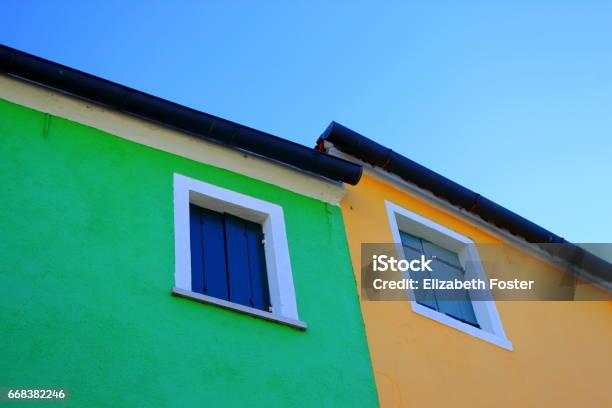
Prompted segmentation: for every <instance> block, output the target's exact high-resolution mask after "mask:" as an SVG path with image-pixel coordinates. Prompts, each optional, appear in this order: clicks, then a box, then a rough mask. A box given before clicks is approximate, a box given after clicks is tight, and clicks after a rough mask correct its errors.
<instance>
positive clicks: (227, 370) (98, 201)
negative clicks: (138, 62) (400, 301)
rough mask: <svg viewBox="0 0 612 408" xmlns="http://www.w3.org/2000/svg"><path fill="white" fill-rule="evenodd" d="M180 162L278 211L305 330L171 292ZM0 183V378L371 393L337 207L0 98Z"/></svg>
mask: <svg viewBox="0 0 612 408" xmlns="http://www.w3.org/2000/svg"><path fill="white" fill-rule="evenodd" d="M174 172H177V173H181V174H184V175H186V176H189V177H193V178H197V179H200V180H203V181H206V182H210V183H213V184H216V185H219V186H222V187H226V188H229V189H232V190H235V191H239V192H241V193H244V194H248V195H251V196H254V197H258V198H261V199H264V200H267V201H271V202H274V203H277V204H279V205H281V206H282V207H283V208H284V212H285V221H286V225H287V234H288V241H289V247H290V255H291V263H292V268H293V279H294V283H295V288H296V295H297V301H298V308H299V311H300V318H301V320H304V321H305V322H307V323H308V325H309V328H308V330H307V331H306V332H301V331H299V330H296V329H293V328H290V327H286V326H282V325H280V324H277V323H273V322H268V321H264V320H261V319H258V318H254V317H250V316H246V315H242V314H240V313H237V312H233V311H228V310H224V309H220V308H218V307H215V306H211V305H202V304H199V303H196V302H194V301H190V300H187V299H182V298H177V297H173V296H171V295H170V290H171V288H172V286H173V284H174V236H173V228H174V227H173V208H172V175H173V173H174ZM0 188H1V190H0V191H1V192H2V196H1V198H2V199H1V200H0V314H1V317H0V362H1V370H0V387H4V389H8V388H11V387H13V388H33V387H42V388H53V387H60V388H64V389H65V390H67V392H68V394H69V398H68V400H67V401H65V402H63V403H60V405H61V406H78V407H85V406H109V407H110V406H113V407H116V406H133V407H145V406H265V407H288V406H374V405H376V404H377V397H376V391H375V386H374V380H373V376H372V373H371V366H370V361H369V354H368V350H367V344H366V341H365V334H364V329H363V323H362V320H361V314H360V311H359V307H358V301H357V293H356V288H355V282H354V279H353V273H352V270H351V265H350V261H349V255H348V251H347V245H346V239H345V236H344V227H343V224H342V218H341V213H340V209H339V208H338V207H335V206H331V205H327V204H325V203H323V202H320V201H317V200H315V199H312V198H309V197H305V196H302V195H299V194H296V193H292V192H289V191H287V190H284V189H282V188H279V187H276V186H273V185H270V184H266V183H264V182H261V181H258V180H254V179H251V178H248V177H246V176H243V175H239V174H235V173H232V172H229V171H226V170H222V169H219V168H215V167H211V166H207V165H204V164H201V163H198V162H194V161H191V160H187V159H184V158H181V157H178V156H175V155H172V154H169V153H166V152H162V151H158V150H155V149H152V148H148V147H146V146H142V145H139V144H136V143H133V142H130V141H127V140H124V139H121V138H118V137H115V136H112V135H109V134H107V133H104V132H102V131H99V130H96V129H92V128H89V127H86V126H83V125H81V124H78V123H74V122H71V121H68V120H65V119H62V118H58V117H51V116H49V115H46V114H43V113H40V112H36V111H33V110H31V109H27V108H24V107H21V106H18V105H15V104H12V103H9V102H7V101H5V100H1V99H0ZM48 404H49V403H48V402H44V403H41V405H45V406H47V405H48ZM58 406H59V405H58Z"/></svg>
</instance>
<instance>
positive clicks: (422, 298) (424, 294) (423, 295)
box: [402, 239, 438, 310]
mask: <svg viewBox="0 0 612 408" xmlns="http://www.w3.org/2000/svg"><path fill="white" fill-rule="evenodd" d="M402 241H404V240H403V239H402ZM418 245H419V246H420V243H418ZM403 248H404V257H405V258H406V260H407V261H409V262H410V261H412V260H413V259H420V258H421V254H422V252H419V251H417V250H416V249H413V248H414V247H413V245H412V244H410V245H409V246H408V245H406V244H403ZM410 277H411V278H412V279H414V280H415V281H417V282H418V283H417V285H418V287H419V289H416V290H415V291H414V294H415V297H416V301H417V303H420V304H422V305H424V306H427V307H429V308H430V309H434V310H438V305H437V303H436V297H435V294H434V291H433V290H431V289H423V284H424V282H423V279H430V278H431V276H430V274H429V272H427V271H424V272H412V273H410Z"/></svg>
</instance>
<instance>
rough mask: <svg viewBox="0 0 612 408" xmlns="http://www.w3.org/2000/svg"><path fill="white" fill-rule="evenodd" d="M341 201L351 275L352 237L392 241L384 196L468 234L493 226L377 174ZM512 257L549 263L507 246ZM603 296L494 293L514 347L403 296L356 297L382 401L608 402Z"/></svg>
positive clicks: (608, 335) (610, 335) (611, 335)
mask: <svg viewBox="0 0 612 408" xmlns="http://www.w3.org/2000/svg"><path fill="white" fill-rule="evenodd" d="M347 189H348V192H347V194H346V196H345V198H344V200H343V201H342V202H341V208H342V212H343V216H344V220H345V225H346V231H347V236H348V242H349V247H350V251H351V258H352V262H353V268H354V271H355V278H356V280H357V284H358V285H359V284H360V272H359V271H360V246H361V243H368V242H369V243H380V242H392V241H393V239H392V237H391V230H390V227H389V222H388V219H387V214H386V209H385V202H384V201H385V200H389V201H391V202H393V203H395V204H397V205H400V206H402V207H404V208H406V209H408V210H410V211H413V212H416V213H418V214H420V215H422V216H424V217H426V218H429V219H430V220H433V221H435V222H437V223H439V224H442V225H444V226H446V227H448V228H450V229H452V230H455V231H457V232H459V233H461V234H463V235H465V236H468V237H470V238H471V239H472V240H474V241H475V242H477V243H483V242H486V243H489V242H490V243H496V242H501V241H500V239H499V238H498V237H496V236H493V235H491V234H489V233H487V232H486V231H483V230H481V229H479V228H477V227H476V226H474V225H471V224H470V223H469V222H468V221H466V220H462V219H459V218H457V217H455V216H453V215H451V214H449V213H447V212H444V211H442V210H440V209H438V208H436V207H434V206H432V205H430V204H428V203H426V202H425V201H424V200H422V199H419V198H417V197H415V196H413V195H411V194H408V193H406V192H403V191H400V190H398V189H396V188H394V187H392V186H391V185H390V184H388V183H386V182H383V181H381V180H380V179H378V178H374V177H372V176H368V175H367V174H365V175H364V177H363V178H362V180H361V181H360V183H359V184H358V185H357V186H348V187H347ZM509 256H510V257H511V258H512V262H513V264H514V267H519V268H520V267H523V266H524V267H530V268H533V267H534V264H535V266H536V267H537V269H541V270H542V271H545V272H546V273H555V270H554V268H553V267H552V266H550V265H549V264H548V263H545V262H542V261H540V260H538V259H536V258H535V257H533V256H531V255H529V254H527V253H525V252H523V251H521V250H519V249H516V248H509ZM611 306H612V303H611V302H606V301H598V302H595V301H590V302H526V301H521V302H519V301H506V302H497V309H498V311H499V315H500V318H501V320H502V323H503V325H504V328H505V331H506V335H507V337H508V339H509V340H510V341H511V342H512V343H513V346H514V350H512V351H508V350H505V349H502V348H500V347H498V346H495V345H493V344H490V343H488V342H485V341H483V340H481V339H478V338H475V337H472V336H470V335H468V334H466V333H463V332H460V331H458V330H456V329H453V328H451V327H447V326H445V325H443V324H441V323H438V322H436V321H433V320H431V319H428V318H427V317H424V316H421V315H418V314H416V313H414V312H413V311H412V309H411V306H410V304H409V303H408V302H373V301H363V300H362V301H361V308H362V312H363V316H364V321H365V326H366V333H367V337H368V344H369V347H370V353H371V357H372V364H373V368H374V374H375V377H376V384H377V388H378V393H379V399H380V403H381V405H382V406H383V407H398V406H402V407H404V406H411V407H414V406H416V407H438V406H444V407H449V406H455V407H459V406H461V407H463V406H470V407H472V406H482V407H497V406H511V407H517V406H521V407H522V406H528V407H544V406H582V407H611V406H612V384H611V383H610V375H609V373H610V368H611V367H612V307H611Z"/></svg>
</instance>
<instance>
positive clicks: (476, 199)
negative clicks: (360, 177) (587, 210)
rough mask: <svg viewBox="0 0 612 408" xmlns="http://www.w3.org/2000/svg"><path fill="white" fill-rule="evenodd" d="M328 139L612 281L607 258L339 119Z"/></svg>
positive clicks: (325, 134) (323, 138) (320, 140)
mask: <svg viewBox="0 0 612 408" xmlns="http://www.w3.org/2000/svg"><path fill="white" fill-rule="evenodd" d="M326 142H327V143H331V144H332V145H333V146H334V147H335V148H336V149H338V150H340V151H342V152H343V153H345V154H348V155H349V156H352V157H355V158H357V159H359V160H361V161H363V162H366V163H368V164H371V165H372V166H373V167H378V168H381V169H383V170H385V171H386V172H389V173H392V174H394V175H396V176H398V177H400V178H401V179H402V180H404V181H407V182H409V183H412V184H414V185H416V186H417V187H419V188H422V189H423V190H427V191H429V192H431V193H432V194H433V195H434V196H436V197H438V198H441V199H444V200H445V201H447V202H449V203H450V204H452V205H453V206H455V207H458V208H460V209H462V210H464V211H466V212H468V213H471V214H473V215H475V216H478V217H479V218H481V219H482V220H484V221H485V222H487V223H489V224H491V225H492V226H494V227H497V228H500V229H503V230H505V231H508V232H510V233H511V234H513V235H515V236H518V237H520V238H522V239H523V240H524V241H526V242H527V243H530V244H535V245H538V246H539V247H540V248H541V249H543V250H544V251H545V252H546V253H548V254H549V255H550V256H552V257H557V258H560V259H562V260H563V261H565V262H567V263H569V264H570V265H572V266H575V267H577V268H579V269H583V270H586V271H588V272H589V273H591V274H592V275H594V276H596V277H598V278H601V279H603V280H604V281H606V282H609V283H612V264H610V263H608V262H607V261H605V260H603V259H601V258H600V257H598V256H596V255H594V254H592V253H590V252H588V251H586V250H585V249H583V248H581V247H579V246H577V245H575V244H572V243H571V242H568V241H566V240H565V239H564V238H562V237H560V236H558V235H556V234H554V233H553V232H551V231H549V230H547V229H545V228H543V227H541V226H539V225H537V224H535V223H534V222H532V221H529V220H528V219H526V218H524V217H522V216H520V215H518V214H516V213H514V212H512V211H510V210H508V209H506V208H504V207H502V206H501V205H499V204H497V203H495V202H493V201H492V200H490V199H488V198H486V197H484V196H482V195H480V194H478V193H476V192H474V191H472V190H470V189H468V188H466V187H463V186H462V185H460V184H458V183H456V182H454V181H452V180H450V179H448V178H446V177H444V176H442V175H441V174H438V173H436V172H434V171H432V170H430V169H428V168H426V167H424V166H422V165H420V164H418V163H416V162H414V161H412V160H410V159H408V158H407V157H405V156H402V155H401V154H399V153H396V152H394V151H393V150H391V149H389V148H387V147H385V146H383V145H381V144H379V143H377V142H375V141H373V140H371V139H369V138H367V137H365V136H363V135H361V134H359V133H357V132H355V131H353V130H351V129H349V128H347V127H345V126H343V125H341V124H339V123H337V122H331V123H330V125H329V126H328V127H327V129H325V131H324V132H323V134H322V135H321V136H320V137H319V138H318V140H317V149H318V150H319V151H326V150H327V149H326V147H325V144H326ZM550 244H558V245H550Z"/></svg>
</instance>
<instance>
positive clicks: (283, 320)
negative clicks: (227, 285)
mask: <svg viewBox="0 0 612 408" xmlns="http://www.w3.org/2000/svg"><path fill="white" fill-rule="evenodd" d="M172 295H174V296H178V297H182V298H186V299H191V300H195V301H196V302H200V303H205V304H209V305H216V306H220V307H222V308H224V309H230V310H233V311H235V312H240V313H245V314H248V315H250V316H254V317H259V318H261V319H265V320H270V321H273V322H277V323H280V324H284V325H286V326H290V327H293V328H296V329H299V330H306V329H307V328H308V325H307V324H306V323H305V322H302V321H300V320H295V319H290V318H287V317H283V316H278V315H275V314H272V313H269V312H264V311H263V310H259V309H255V308H253V307H248V306H244V305H240V304H238V303H233V302H228V301H227V300H223V299H217V298H215V297H212V296H206V295H202V294H200V293H195V292H191V291H188V290H184V289H179V288H176V287H175V288H172Z"/></svg>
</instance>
